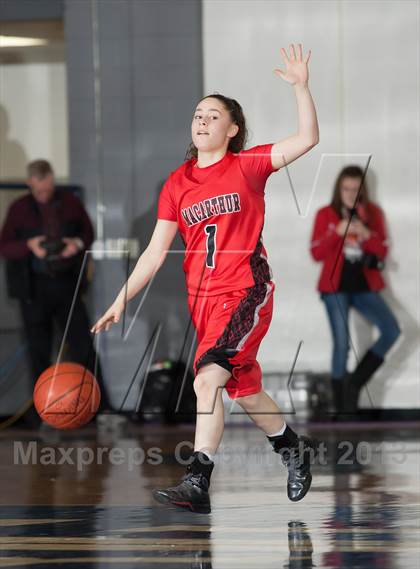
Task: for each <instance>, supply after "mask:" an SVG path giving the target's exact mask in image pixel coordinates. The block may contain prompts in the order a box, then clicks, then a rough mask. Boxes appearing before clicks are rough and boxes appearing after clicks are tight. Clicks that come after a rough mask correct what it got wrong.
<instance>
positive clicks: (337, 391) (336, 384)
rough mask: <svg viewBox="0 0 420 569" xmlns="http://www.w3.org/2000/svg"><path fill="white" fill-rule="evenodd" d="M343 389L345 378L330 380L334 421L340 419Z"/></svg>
mask: <svg viewBox="0 0 420 569" xmlns="http://www.w3.org/2000/svg"><path fill="white" fill-rule="evenodd" d="M344 387H345V377H341V378H339V379H332V380H331V389H332V395H333V404H334V414H333V417H334V419H335V420H339V419H340V417H341V414H342V412H343V407H344V399H343V396H344Z"/></svg>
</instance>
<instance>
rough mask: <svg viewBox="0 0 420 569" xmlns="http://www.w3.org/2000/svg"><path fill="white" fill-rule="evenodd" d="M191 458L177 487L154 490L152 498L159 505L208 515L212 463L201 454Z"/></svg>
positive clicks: (194, 454)
mask: <svg viewBox="0 0 420 569" xmlns="http://www.w3.org/2000/svg"><path fill="white" fill-rule="evenodd" d="M193 457H194V458H193V461H192V463H191V464H190V465H189V466H188V467H187V472H186V473H185V474H184V476H183V477H182V482H181V483H180V484H178V486H172V487H170V488H166V489H164V490H154V491H153V497H154V498H155V500H157V501H158V502H160V503H161V504H173V505H174V506H178V507H179V508H184V509H187V510H191V511H192V512H197V513H200V514H208V513H210V511H211V508H210V496H209V492H208V489H209V486H210V476H211V473H212V471H213V468H214V463H213V462H212V461H211V460H209V458H208V457H207V455H205V454H204V453H202V452H198V451H196V452H194V453H193Z"/></svg>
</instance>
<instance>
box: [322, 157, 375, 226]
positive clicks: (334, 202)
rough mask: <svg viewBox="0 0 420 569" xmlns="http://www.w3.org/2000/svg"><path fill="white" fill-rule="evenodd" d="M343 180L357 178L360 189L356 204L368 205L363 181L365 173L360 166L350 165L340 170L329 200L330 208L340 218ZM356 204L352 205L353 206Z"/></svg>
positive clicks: (364, 181)
mask: <svg viewBox="0 0 420 569" xmlns="http://www.w3.org/2000/svg"><path fill="white" fill-rule="evenodd" d="M344 178H359V179H360V188H359V195H358V198H357V204H363V205H368V203H369V192H368V188H367V185H366V180H365V172H363V170H362V169H361V168H360V166H356V165H351V166H345V167H344V168H342V170H341V172H340V173H339V174H338V176H337V178H336V180H335V183H334V190H333V195H332V199H331V206H332V207H333V209H334V210H335V211H336V213H337V214H338V215H339V216H340V217H342V215H343V210H342V207H343V202H342V201H341V183H342V181H343V180H344ZM357 204H354V205H355V206H356V205H357Z"/></svg>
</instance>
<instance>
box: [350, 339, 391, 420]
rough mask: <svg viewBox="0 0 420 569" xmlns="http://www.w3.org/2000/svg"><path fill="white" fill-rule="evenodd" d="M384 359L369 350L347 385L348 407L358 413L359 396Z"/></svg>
mask: <svg viewBox="0 0 420 569" xmlns="http://www.w3.org/2000/svg"><path fill="white" fill-rule="evenodd" d="M383 361H384V359H383V358H381V357H380V356H377V355H376V354H375V353H374V352H372V351H371V350H368V351H367V352H366V353H365V355H364V356H363V358H362V359H361V360H360V362H359V363H358V365H357V367H356V369H355V370H354V371H353V373H351V374H350V376H349V378H348V384H347V400H348V406H349V408H350V409H351V410H352V411H353V412H356V411H357V407H358V402H359V395H360V391H361V390H362V388H363V386H364V385H366V383H367V382H368V381H369V379H370V378H371V377H372V375H373V374H374V373H375V371H376V370H377V369H378V368H379V367H380V366H381V365H382V363H383Z"/></svg>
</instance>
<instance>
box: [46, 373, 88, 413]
mask: <svg viewBox="0 0 420 569" xmlns="http://www.w3.org/2000/svg"><path fill="white" fill-rule="evenodd" d="M95 381H96V380H95ZM80 385H81V384H78V385H74V386H73V387H72V388H70V389H69V390H68V391H66V392H65V393H63V394H62V395H60V396H59V397H57V399H54V401H51V403H49V405H48V406H47V407H44V409H43V410H42V413H45V411H46V409H48V408H49V407H51V405H54V404H55V403H57V401H60V400H61V399H63V397H66V395H68V394H69V393H72V392H73V391H74V390H75V389H78V388H79V387H80ZM92 389H93V381H92V382H91V390H90V394H89V398H90V397H91V396H92ZM77 403H78V402H77ZM75 413H77V404H76V411H75V412H74V413H73V416H74V414H75ZM50 414H51V415H71V414H72V413H71V412H68V413H66V412H65V411H57V412H56V413H52V412H50Z"/></svg>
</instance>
